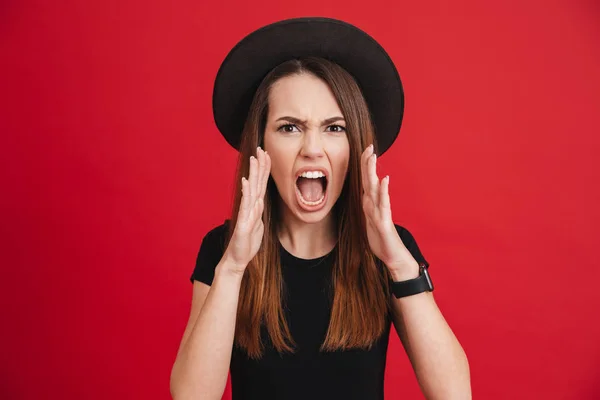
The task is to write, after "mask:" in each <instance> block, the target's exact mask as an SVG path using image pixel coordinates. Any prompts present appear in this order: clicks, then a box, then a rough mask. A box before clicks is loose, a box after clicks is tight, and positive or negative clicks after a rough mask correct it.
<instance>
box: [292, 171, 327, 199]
mask: <svg viewBox="0 0 600 400" xmlns="http://www.w3.org/2000/svg"><path fill="white" fill-rule="evenodd" d="M296 193H297V194H298V199H299V200H300V202H301V203H302V204H303V205H305V206H307V207H316V206H318V205H320V204H321V203H323V201H324V200H325V197H326V196H325V195H326V194H327V177H326V175H325V173H323V172H322V171H304V172H302V174H300V176H298V178H297V179H296Z"/></svg>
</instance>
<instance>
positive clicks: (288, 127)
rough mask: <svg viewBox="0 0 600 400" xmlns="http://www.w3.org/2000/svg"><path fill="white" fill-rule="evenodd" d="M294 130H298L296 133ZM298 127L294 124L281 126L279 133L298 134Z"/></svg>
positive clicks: (278, 129)
mask: <svg viewBox="0 0 600 400" xmlns="http://www.w3.org/2000/svg"><path fill="white" fill-rule="evenodd" d="M294 129H296V131H294ZM297 130H298V127H297V126H296V125H294V124H284V125H281V126H280V127H279V128H277V131H278V132H285V133H293V132H297Z"/></svg>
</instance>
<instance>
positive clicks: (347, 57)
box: [213, 17, 404, 155]
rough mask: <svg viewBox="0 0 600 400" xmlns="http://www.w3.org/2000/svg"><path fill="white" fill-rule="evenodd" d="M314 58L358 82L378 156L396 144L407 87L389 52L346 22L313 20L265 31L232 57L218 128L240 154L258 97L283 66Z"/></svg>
mask: <svg viewBox="0 0 600 400" xmlns="http://www.w3.org/2000/svg"><path fill="white" fill-rule="evenodd" d="M307 56H315V57H321V58H325V59H328V60H330V61H333V62H335V63H337V64H338V65H340V66H341V67H342V68H344V69H345V70H346V71H348V73H350V75H352V76H353V77H354V79H355V80H356V82H357V83H358V85H359V87H360V88H361V90H362V93H363V95H364V97H365V100H366V102H367V105H368V107H369V111H370V112H371V116H372V119H373V123H374V125H375V136H376V139H377V147H378V151H377V152H378V153H379V155H381V154H383V153H384V152H385V151H386V150H387V149H388V148H389V147H390V146H391V145H392V143H393V142H394V140H395V139H396V137H397V136H398V132H399V131H400V125H401V124H402V115H403V112H404V92H403V90H402V82H401V81H400V76H399V75H398V71H397V70H396V67H395V66H394V63H393V62H392V60H391V59H390V57H389V55H388V54H387V53H386V51H385V50H384V49H383V47H381V45H380V44H379V43H377V42H376V41H375V39H373V38H372V37H371V36H369V35H368V34H367V33H365V32H363V31H362V30H360V29H358V28H357V27H355V26H353V25H350V24H348V23H346V22H344V21H339V20H335V19H331V18H322V17H308V18H294V19H288V20H283V21H279V22H276V23H273V24H270V25H267V26H264V27H262V28H260V29H258V30H256V31H254V32H252V33H251V34H249V35H248V36H246V37H245V38H244V39H242V40H241V41H240V42H239V43H238V44H237V45H236V46H235V47H234V48H233V49H232V50H231V51H230V52H229V54H228V55H227V57H226V58H225V60H224V61H223V63H222V64H221V67H220V68H219V72H218V73H217V77H216V79H215V86H214V90H213V113H214V118H215V123H216V125H217V128H218V129H219V131H221V133H222V134H223V136H224V137H225V139H226V140H227V142H228V143H229V144H230V145H232V146H233V147H234V148H236V149H239V145H240V136H241V134H242V129H243V127H244V123H245V120H246V117H247V115H248V111H249V109H250V105H251V103H252V100H253V98H254V94H255V92H256V90H257V89H258V86H259V85H260V83H261V82H262V80H263V79H264V77H265V76H266V75H267V74H268V73H269V71H271V70H272V69H273V68H275V67H276V66H278V65H279V64H281V63H283V62H285V61H288V60H290V59H294V58H301V57H307Z"/></svg>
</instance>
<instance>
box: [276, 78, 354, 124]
mask: <svg viewBox="0 0 600 400" xmlns="http://www.w3.org/2000/svg"><path fill="white" fill-rule="evenodd" d="M283 115H287V116H293V117H297V118H301V119H319V120H322V119H325V118H328V117H331V116H333V115H342V112H341V110H340V108H339V106H338V104H337V101H336V99H335V97H334V95H333V92H332V91H331V89H330V88H329V86H328V85H327V84H326V83H325V82H324V81H322V80H321V79H319V78H317V77H316V76H314V75H312V74H306V73H305V74H301V75H297V74H295V75H291V76H287V77H285V78H281V79H279V80H278V81H277V82H275V84H273V86H272V88H271V91H270V92H269V117H270V118H271V117H274V118H277V117H280V116H283Z"/></svg>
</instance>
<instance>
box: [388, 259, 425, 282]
mask: <svg viewBox="0 0 600 400" xmlns="http://www.w3.org/2000/svg"><path fill="white" fill-rule="evenodd" d="M387 267H388V271H389V272H390V275H391V278H392V281H394V282H402V281H407V280H409V279H415V278H418V277H419V263H417V262H416V261H414V262H411V263H404V264H398V265H388V266H387Z"/></svg>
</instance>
